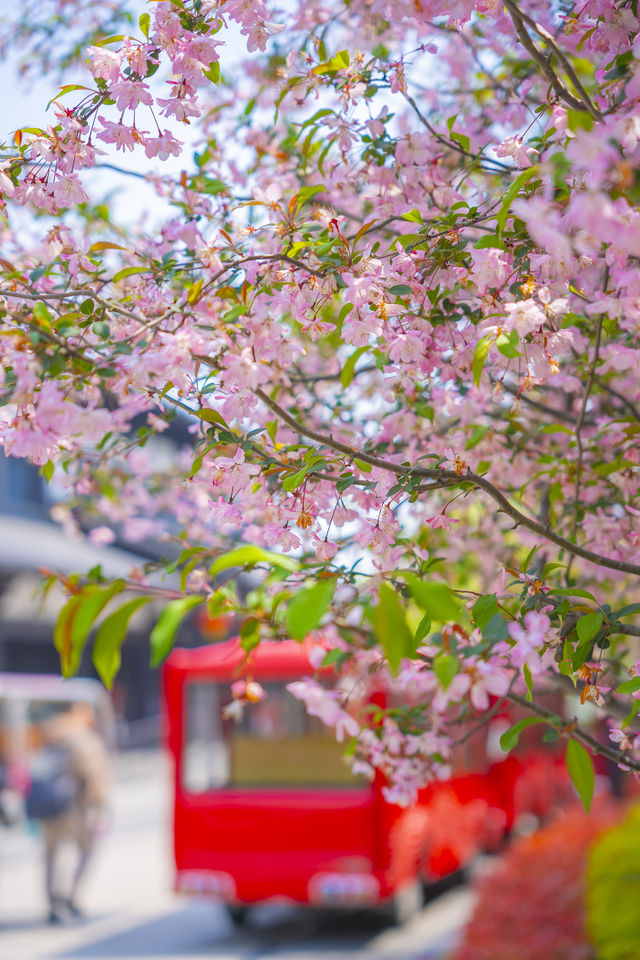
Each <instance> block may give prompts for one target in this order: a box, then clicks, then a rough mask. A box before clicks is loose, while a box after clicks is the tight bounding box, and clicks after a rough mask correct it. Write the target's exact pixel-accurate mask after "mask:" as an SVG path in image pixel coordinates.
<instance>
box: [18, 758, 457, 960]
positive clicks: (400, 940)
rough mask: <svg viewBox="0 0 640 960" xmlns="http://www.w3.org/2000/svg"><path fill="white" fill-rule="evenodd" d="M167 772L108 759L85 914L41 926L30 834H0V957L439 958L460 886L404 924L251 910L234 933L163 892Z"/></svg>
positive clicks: (166, 886)
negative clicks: (112, 769)
mask: <svg viewBox="0 0 640 960" xmlns="http://www.w3.org/2000/svg"><path fill="white" fill-rule="evenodd" d="M168 782H169V775H168V771H167V769H166V767H165V761H164V759H163V758H161V757H160V756H158V755H157V754H153V753H151V754H145V753H140V754H128V755H125V756H123V757H121V758H120V759H119V761H118V764H117V785H116V790H115V796H114V802H113V816H112V823H111V826H110V828H109V830H108V832H107V833H106V835H105V836H104V837H103V839H102V844H101V847H100V851H99V853H98V854H97V855H96V858H95V861H94V863H93V866H92V870H91V874H90V876H89V877H88V879H87V883H86V888H85V890H84V894H83V897H82V903H83V906H84V907H85V908H86V914H87V917H86V919H85V920H82V921H79V922H76V923H73V924H69V925H65V926H64V927H53V928H51V927H48V926H45V925H44V924H43V922H42V919H43V917H44V915H45V902H44V895H43V883H42V876H41V872H42V865H41V862H40V847H39V843H38V838H37V837H36V836H33V835H28V834H26V833H24V832H21V833H19V834H16V833H15V832H11V833H10V832H7V831H6V830H5V831H0V960H116V958H118V960H138V958H140V960H167V958H170V957H171V958H183V957H184V958H185V960H187V958H188V960H213V958H215V960H244V958H252V960H260V958H262V957H269V958H277V957H288V958H290V960H293V958H295V960H320V958H340V957H345V958H348V960H365V958H367V960H392V958H393V960H436V958H438V960H439V958H441V957H444V956H446V953H447V952H448V948H449V946H450V945H451V944H452V943H453V940H454V938H455V933H456V931H457V930H458V929H459V927H460V925H461V923H462V922H463V921H464V918H465V917H466V916H467V915H468V912H469V909H470V907H471V896H470V894H469V893H468V891H466V890H464V889H458V890H454V891H452V892H450V893H447V894H445V895H444V896H442V897H440V898H439V899H438V900H437V901H435V902H434V903H432V904H431V905H430V906H428V907H427V908H426V909H425V910H424V911H423V912H422V914H421V915H420V916H419V917H416V918H415V920H414V921H412V922H411V923H410V924H408V925H407V926H405V927H404V928H402V929H393V928H385V927H384V926H382V925H381V924H380V923H379V922H378V921H376V919H375V918H372V917H363V918H358V917H335V916H333V917H318V916H315V915H312V914H310V913H308V912H305V911H302V910H290V909H288V908H286V909H285V908H284V907H282V908H280V907H266V906H265V907H261V908H257V909H255V910H254V911H253V912H252V914H251V915H250V917H249V921H248V923H247V926H246V927H245V928H244V929H243V930H234V929H233V927H232V926H231V924H230V922H229V920H228V919H227V917H226V914H225V912H224V910H223V909H222V908H220V907H218V906H216V905H215V904H211V903H208V902H194V901H188V900H184V899H182V898H178V897H176V896H174V895H173V894H172V893H171V857H170V839H171V835H170V831H169V828H168V807H169V803H168V799H169V798H168V789H167V785H168Z"/></svg>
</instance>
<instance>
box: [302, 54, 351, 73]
mask: <svg viewBox="0 0 640 960" xmlns="http://www.w3.org/2000/svg"><path fill="white" fill-rule="evenodd" d="M348 66H349V51H348V50H339V51H338V53H336V55H335V57H331V60H327V61H326V62H325V63H319V64H318V66H317V67H314V68H313V70H312V71H311V72H312V73H315V75H316V76H318V77H320V76H322V75H323V74H325V73H335V72H336V71H337V70H345V69H346V68H347V67H348Z"/></svg>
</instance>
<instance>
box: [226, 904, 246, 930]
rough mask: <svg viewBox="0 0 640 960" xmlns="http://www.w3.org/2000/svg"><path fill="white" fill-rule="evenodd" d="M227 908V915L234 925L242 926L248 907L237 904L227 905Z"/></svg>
mask: <svg viewBox="0 0 640 960" xmlns="http://www.w3.org/2000/svg"><path fill="white" fill-rule="evenodd" d="M227 910H228V911H229V916H230V918H231V922H232V923H233V925H234V927H242V926H243V925H244V924H245V922H246V920H247V914H248V912H249V907H245V906H240V905H238V906H234V907H227Z"/></svg>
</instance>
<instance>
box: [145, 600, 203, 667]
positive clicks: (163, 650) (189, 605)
mask: <svg viewBox="0 0 640 960" xmlns="http://www.w3.org/2000/svg"><path fill="white" fill-rule="evenodd" d="M204 601H205V597H204V596H192V597H182V598H181V599H180V600H172V601H171V603H168V604H167V605H166V607H165V608H164V610H163V611H162V613H161V614H160V616H159V617H158V622H157V623H156V625H155V627H154V628H153V630H152V631H151V636H150V637H149V643H150V645H151V666H152V667H158V666H159V665H160V664H161V663H162V661H163V660H165V659H166V658H167V657H168V656H169V654H170V653H171V650H172V648H173V644H174V641H175V637H176V631H177V630H178V627H179V626H180V624H181V623H182V621H183V620H184V618H185V617H186V615H187V614H188V613H189V611H190V610H193V608H194V607H197V606H198V604H200V603H204Z"/></svg>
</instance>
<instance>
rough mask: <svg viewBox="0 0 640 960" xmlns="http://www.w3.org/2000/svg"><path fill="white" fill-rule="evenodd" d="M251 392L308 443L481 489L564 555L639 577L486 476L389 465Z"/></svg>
mask: <svg viewBox="0 0 640 960" xmlns="http://www.w3.org/2000/svg"><path fill="white" fill-rule="evenodd" d="M254 393H255V395H256V396H257V397H258V398H259V399H260V400H262V402H263V403H264V404H266V406H267V407H269V409H270V410H271V411H272V412H273V413H275V415H276V416H277V417H278V418H279V419H280V420H282V421H283V422H284V423H286V424H288V425H289V426H290V427H291V428H292V429H293V430H295V431H296V432H297V433H299V434H301V435H302V436H304V437H307V438H308V439H309V440H314V441H315V442H316V443H319V444H321V445H322V446H324V447H329V448H330V449H332V450H337V451H338V452H339V453H344V454H345V456H347V457H349V458H350V459H351V460H354V459H358V460H364V462H365V463H369V464H370V465H371V466H372V467H378V468H379V469H380V470H387V471H389V472H391V473H394V474H395V475H396V476H398V477H403V478H409V477H422V478H424V479H425V480H440V479H444V480H452V481H453V482H454V483H458V484H464V483H468V484H470V485H471V486H473V487H476V488H479V489H480V490H484V491H485V493H487V494H488V495H489V496H490V497H491V498H492V499H493V500H494V501H495V502H496V503H497V504H498V506H499V508H500V510H501V511H502V512H503V513H505V514H506V515H507V516H508V517H511V519H512V520H513V521H514V522H515V523H516V524H517V525H519V526H523V527H526V528H527V529H528V530H531V531H532V532H533V533H535V534H537V535H538V536H539V537H542V538H543V539H545V540H550V541H551V542H552V543H555V544H556V546H558V547H561V548H562V549H563V550H566V551H567V553H570V554H573V555H575V556H577V557H581V558H582V559H583V560H588V561H589V562H590V563H594V564H596V565H597V566H600V567H607V568H608V569H609V570H619V571H620V572H621V573H631V574H634V575H635V576H640V565H638V564H636V563H629V562H627V561H625V560H614V559H613V558H611V557H604V556H601V555H600V554H598V553H594V552H593V551H592V550H588V549H587V548H586V547H581V546H579V544H577V543H573V542H572V541H571V540H567V539H565V537H561V536H560V535H559V534H557V533H555V532H554V531H553V530H551V529H550V528H549V527H548V526H545V525H544V524H542V523H540V522H539V521H537V520H535V519H534V518H533V517H529V516H527V514H525V513H522V512H521V511H520V510H518V509H517V507H514V506H513V505H512V504H511V503H510V502H509V500H507V498H506V496H505V495H504V494H503V493H502V492H501V491H500V490H498V488H497V487H496V486H495V485H494V484H493V483H491V481H490V480H487V479H486V477H482V476H480V475H479V474H476V473H472V472H471V471H467V473H463V474H457V473H456V472H455V471H454V470H443V469H440V468H428V467H419V466H415V465H414V466H403V465H402V464H399V463H392V462H391V461H389V460H383V459H381V458H380V457H376V456H373V455H372V454H369V453H367V452H366V451H360V450H354V449H353V448H352V447H350V446H349V445H348V444H346V443H343V442H342V441H341V440H336V439H335V438H334V437H332V436H331V435H330V434H324V433H321V432H320V431H319V430H314V429H313V428H311V427H307V426H305V425H304V424H301V423H300V422H299V421H298V420H296V418H295V417H294V416H292V415H291V414H290V413H288V412H287V411H286V410H285V409H284V408H283V407H281V406H280V404H279V403H277V402H276V401H275V400H272V398H271V397H270V396H269V394H267V393H265V392H264V390H261V389H260V388H257V389H256V390H254Z"/></svg>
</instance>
